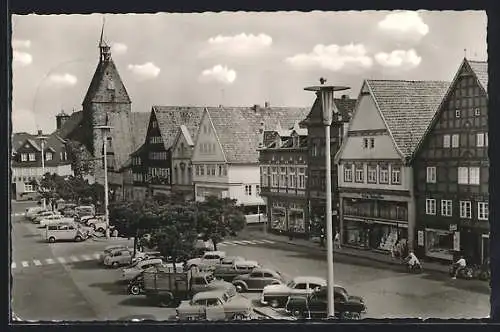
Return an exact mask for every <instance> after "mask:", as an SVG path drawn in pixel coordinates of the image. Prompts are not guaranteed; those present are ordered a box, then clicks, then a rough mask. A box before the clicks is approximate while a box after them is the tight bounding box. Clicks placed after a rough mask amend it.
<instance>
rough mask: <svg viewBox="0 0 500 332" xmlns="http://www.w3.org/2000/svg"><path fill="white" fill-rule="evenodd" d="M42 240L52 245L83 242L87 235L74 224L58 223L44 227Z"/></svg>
mask: <svg viewBox="0 0 500 332" xmlns="http://www.w3.org/2000/svg"><path fill="white" fill-rule="evenodd" d="M43 234H44V239H45V240H46V241H48V242H51V243H54V242H56V241H76V242H80V241H85V240H86V239H87V238H88V236H89V234H88V233H87V232H85V231H84V230H82V229H81V228H79V227H78V225H76V224H75V223H74V222H59V223H57V224H52V225H47V226H46V227H45V232H44V233H43Z"/></svg>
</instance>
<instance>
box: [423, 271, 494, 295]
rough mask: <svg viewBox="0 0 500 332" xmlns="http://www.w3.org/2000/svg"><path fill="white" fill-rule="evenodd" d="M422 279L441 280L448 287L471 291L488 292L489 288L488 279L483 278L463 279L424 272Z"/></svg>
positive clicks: (489, 291)
mask: <svg viewBox="0 0 500 332" xmlns="http://www.w3.org/2000/svg"><path fill="white" fill-rule="evenodd" d="M422 279H425V280H432V281H441V282H443V283H444V284H446V286H448V287H453V288H456V289H461V290H468V291H471V292H476V293H482V294H490V293H491V288H490V286H489V281H483V280H477V279H473V280H464V279H454V280H453V279H451V278H450V277H449V276H447V275H444V274H442V275H435V274H425V275H424V276H423V277H422Z"/></svg>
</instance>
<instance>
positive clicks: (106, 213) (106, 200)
mask: <svg viewBox="0 0 500 332" xmlns="http://www.w3.org/2000/svg"><path fill="white" fill-rule="evenodd" d="M112 128H113V127H111V126H109V125H108V117H107V116H106V123H105V124H104V125H103V126H96V127H95V129H100V130H101V131H102V140H103V153H102V154H103V158H104V161H103V163H104V165H103V166H104V209H105V210H104V218H105V222H106V238H107V239H109V238H110V231H109V198H108V195H109V193H108V190H109V189H108V149H107V145H108V136H107V133H108V132H109V131H110V130H111V129H112Z"/></svg>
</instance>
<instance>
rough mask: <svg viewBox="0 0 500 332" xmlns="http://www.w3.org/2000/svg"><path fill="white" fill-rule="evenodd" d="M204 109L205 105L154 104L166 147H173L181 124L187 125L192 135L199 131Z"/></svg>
mask: <svg viewBox="0 0 500 332" xmlns="http://www.w3.org/2000/svg"><path fill="white" fill-rule="evenodd" d="M203 110H204V107H191V106H153V111H154V112H155V115H156V119H157V121H158V128H160V131H161V135H162V138H163V144H164V145H165V149H167V150H168V149H170V148H171V147H172V144H173V143H174V141H175V138H176V135H177V134H178V130H179V127H180V126H181V125H185V126H186V128H187V129H188V130H189V132H190V133H191V135H192V136H194V135H195V134H196V133H197V132H198V127H199V126H200V121H201V117H202V115H203Z"/></svg>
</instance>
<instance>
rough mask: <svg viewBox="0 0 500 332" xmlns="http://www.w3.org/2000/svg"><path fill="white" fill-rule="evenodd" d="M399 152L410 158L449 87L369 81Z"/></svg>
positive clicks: (438, 83)
mask: <svg viewBox="0 0 500 332" xmlns="http://www.w3.org/2000/svg"><path fill="white" fill-rule="evenodd" d="M365 82H366V84H367V85H368V87H369V89H370V91H371V94H372V96H373V98H374V99H375V102H376V104H377V106H378V108H379V111H380V113H381V115H382V117H383V119H384V121H385V122H386V124H387V126H388V130H389V132H390V133H391V135H392V137H393V139H394V142H395V144H396V146H397V148H398V149H399V150H400V151H401V153H402V154H403V155H404V156H406V157H408V156H411V155H412V154H413V152H414V150H415V148H416V147H417V145H418V143H419V142H420V140H421V139H422V137H423V135H424V133H425V131H426V130H427V127H428V126H429V124H430V122H431V120H432V118H433V117H434V114H435V113H436V111H437V110H438V108H439V105H440V104H441V101H442V99H443V97H444V96H445V94H446V92H447V90H448V88H449V86H450V83H449V82H442V81H398V80H394V81H389V80H366V81H365Z"/></svg>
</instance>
